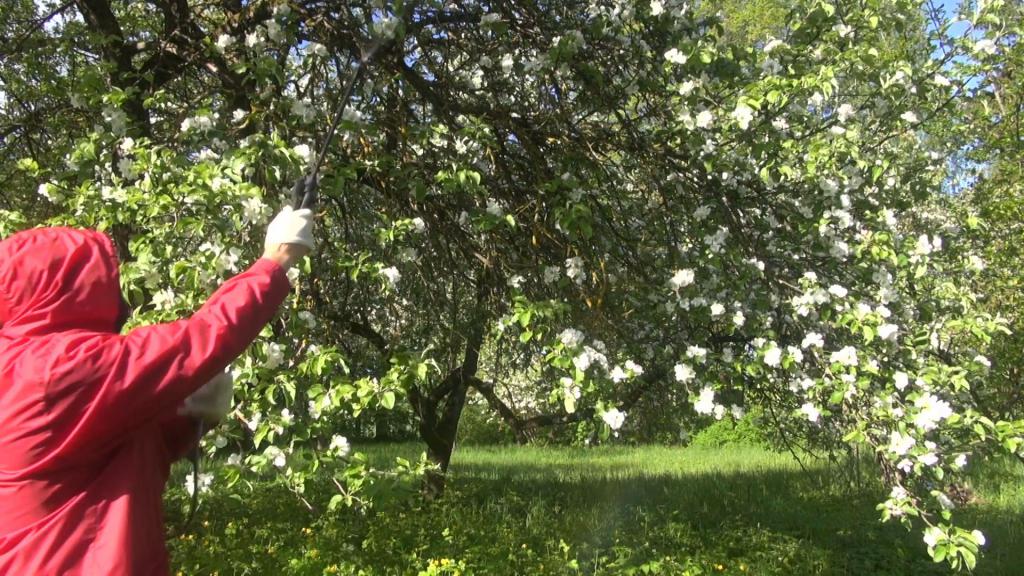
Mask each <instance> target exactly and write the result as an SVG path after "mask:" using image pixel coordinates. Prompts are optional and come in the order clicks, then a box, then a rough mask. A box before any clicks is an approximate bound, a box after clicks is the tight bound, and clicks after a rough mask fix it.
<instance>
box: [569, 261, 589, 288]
mask: <svg viewBox="0 0 1024 576" xmlns="http://www.w3.org/2000/svg"><path fill="white" fill-rule="evenodd" d="M565 275H566V276H568V277H569V278H571V279H572V280H573V281H574V282H576V283H577V284H581V283H583V280H584V279H586V274H585V273H584V268H583V259H582V258H580V257H578V256H573V257H572V258H567V259H566V260H565Z"/></svg>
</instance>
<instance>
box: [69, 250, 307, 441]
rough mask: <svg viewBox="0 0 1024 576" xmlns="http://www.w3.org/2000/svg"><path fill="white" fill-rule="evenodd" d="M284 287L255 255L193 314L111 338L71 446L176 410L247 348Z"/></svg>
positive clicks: (268, 263) (270, 264)
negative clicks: (96, 387)
mask: <svg viewBox="0 0 1024 576" xmlns="http://www.w3.org/2000/svg"><path fill="white" fill-rule="evenodd" d="M289 290H290V285H289V283H288V277H287V275H286V274H285V272H284V269H283V268H281V266H279V265H278V264H277V263H276V262H274V261H272V260H267V259H261V260H259V261H257V262H256V263H255V264H253V265H252V266H251V267H250V268H249V269H248V270H246V271H245V272H242V273H241V274H239V275H237V276H235V277H233V278H231V279H230V280H228V281H227V282H225V283H224V284H223V285H222V286H221V287H220V288H219V289H218V290H217V291H216V292H215V293H214V294H213V296H211V297H210V299H209V300H207V302H206V304H204V305H203V307H202V308H201V309H200V310H199V311H198V312H196V313H195V314H193V315H192V317H191V318H188V319H186V320H179V321H177V322H171V323H168V324H156V325H153V326H144V327H141V328H136V329H135V330H132V331H131V332H129V333H128V334H126V335H124V336H120V337H118V338H116V339H115V341H114V342H112V343H111V345H110V347H108V348H107V349H106V350H105V351H104V352H105V353H104V354H103V356H105V360H104V361H102V367H100V368H101V369H102V370H103V371H104V376H103V377H102V378H101V384H100V386H99V390H98V391H97V392H96V393H95V395H93V397H92V399H91V401H90V405H89V406H88V408H87V410H86V413H85V414H84V417H83V418H82V419H81V420H80V421H79V422H78V425H77V426H76V430H75V431H74V433H73V435H72V436H73V440H72V442H71V444H75V445H79V446H80V445H82V444H83V443H104V442H106V441H109V440H113V439H116V438H117V437H118V436H120V435H121V434H124V433H125V432H126V431H129V430H131V429H133V428H136V427H138V426H140V425H142V424H145V423H147V422H152V421H154V420H158V419H162V417H163V416H165V415H168V414H174V413H175V410H176V409H177V407H178V406H179V405H180V404H181V403H182V402H183V401H184V400H185V398H186V397H188V395H189V394H191V393H192V392H194V391H196V390H197V389H198V388H199V387H200V386H202V385H203V384H205V383H206V382H207V381H209V380H210V379H211V378H212V377H213V376H214V375H216V374H217V373H218V372H220V371H222V370H224V369H225V368H226V367H227V366H228V365H229V364H230V363H231V362H232V361H234V360H235V358H237V357H238V356H239V355H240V354H241V353H242V352H244V351H245V349H246V348H247V347H248V346H249V344H251V343H252V341H253V340H255V339H256V337H257V336H258V335H259V333H260V330H261V329H262V328H263V326H265V325H266V324H267V323H268V322H270V320H271V319H272V318H273V316H274V313H275V312H276V311H277V309H278V307H279V306H280V305H281V303H282V302H283V301H284V299H285V297H287V295H288V292H289ZM69 447H70V446H69Z"/></svg>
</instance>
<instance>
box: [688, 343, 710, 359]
mask: <svg viewBox="0 0 1024 576" xmlns="http://www.w3.org/2000/svg"><path fill="white" fill-rule="evenodd" d="M707 356H708V351H707V349H706V348H702V347H700V346H687V347H686V357H687V358H693V359H695V360H697V361H698V362H703V361H704V360H705V358H707Z"/></svg>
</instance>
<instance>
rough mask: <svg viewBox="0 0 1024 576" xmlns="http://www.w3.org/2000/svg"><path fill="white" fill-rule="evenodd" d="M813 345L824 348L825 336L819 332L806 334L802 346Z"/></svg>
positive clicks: (805, 347)
mask: <svg viewBox="0 0 1024 576" xmlns="http://www.w3.org/2000/svg"><path fill="white" fill-rule="evenodd" d="M811 346H813V347H815V348H824V347H825V338H824V337H823V336H822V335H821V334H818V333H817V332H808V333H807V335H806V336H804V339H803V342H801V343H800V347H801V348H804V349H807V348H808V347H811Z"/></svg>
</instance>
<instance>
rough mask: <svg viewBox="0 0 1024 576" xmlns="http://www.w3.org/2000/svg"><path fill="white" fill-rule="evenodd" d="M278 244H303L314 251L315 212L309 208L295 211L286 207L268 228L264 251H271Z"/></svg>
mask: <svg viewBox="0 0 1024 576" xmlns="http://www.w3.org/2000/svg"><path fill="white" fill-rule="evenodd" d="M278 244H301V245H303V246H305V247H306V248H309V249H310V250H312V249H313V247H314V246H313V244H314V242H313V211H312V210H310V209H308V208H301V209H299V210H295V209H294V208H292V207H291V206H285V207H284V208H283V209H281V211H280V212H278V214H277V216H274V219H273V220H271V221H270V225H269V226H267V239H266V240H265V241H264V242H263V249H264V250H265V251H268V252H269V251H271V250H273V249H275V248H277V245H278Z"/></svg>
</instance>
